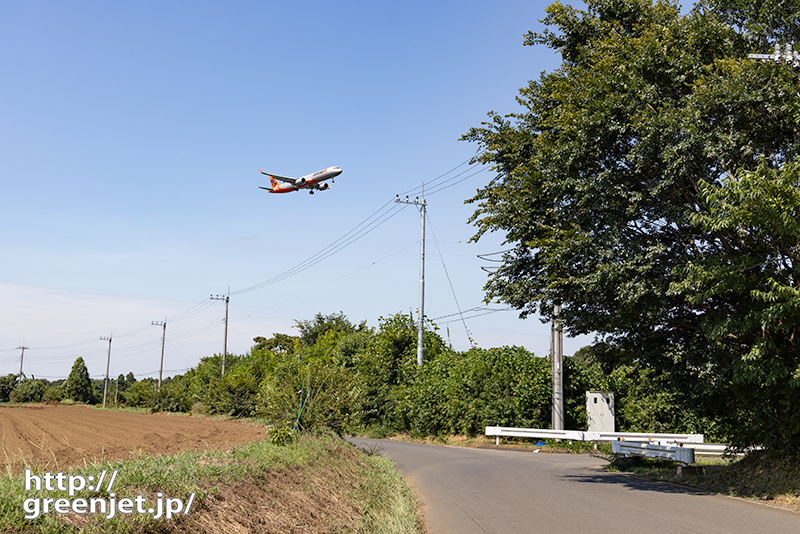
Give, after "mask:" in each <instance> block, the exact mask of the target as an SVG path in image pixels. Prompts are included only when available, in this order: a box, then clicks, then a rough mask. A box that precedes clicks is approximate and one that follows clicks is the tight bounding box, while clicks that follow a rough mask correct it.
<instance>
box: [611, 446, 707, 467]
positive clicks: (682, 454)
mask: <svg viewBox="0 0 800 534" xmlns="http://www.w3.org/2000/svg"><path fill="white" fill-rule="evenodd" d="M611 451H612V452H613V453H614V454H623V455H625V456H646V457H648V458H660V459H662V460H672V461H673V462H681V463H682V464H683V465H689V464H693V463H694V449H693V448H691V447H683V446H680V445H677V446H670V445H655V444H653V443H645V442H633V441H614V442H612V443H611Z"/></svg>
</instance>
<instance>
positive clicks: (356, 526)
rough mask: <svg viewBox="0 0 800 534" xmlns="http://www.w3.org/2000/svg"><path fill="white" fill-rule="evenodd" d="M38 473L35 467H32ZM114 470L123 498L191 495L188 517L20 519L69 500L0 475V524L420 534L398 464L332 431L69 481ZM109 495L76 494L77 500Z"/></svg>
mask: <svg viewBox="0 0 800 534" xmlns="http://www.w3.org/2000/svg"><path fill="white" fill-rule="evenodd" d="M33 468H34V471H35V466H33ZM103 469H106V470H108V472H109V473H111V472H112V471H113V470H115V469H116V470H118V477H117V478H116V480H115V483H114V489H115V493H116V499H117V502H119V499H122V498H125V497H128V498H135V497H136V495H144V496H145V497H147V499H148V505H149V506H150V505H153V503H155V502H156V499H157V495H158V493H159V492H161V493H162V494H163V496H165V497H169V498H180V499H182V502H183V504H184V505H186V504H187V503H188V501H189V498H190V495H191V494H192V493H194V494H195V498H194V500H193V504H192V508H191V511H190V513H188V514H186V515H183V514H181V513H177V514H176V515H175V516H174V517H173V518H172V519H170V520H168V521H165V520H163V519H161V520H155V519H153V518H152V517H151V516H150V515H147V514H136V513H134V514H131V515H121V514H117V515H116V516H115V517H112V518H110V519H107V518H105V517H104V516H102V515H97V514H95V515H92V514H86V515H79V514H75V513H70V514H65V515H60V514H55V513H52V511H51V513H49V514H42V515H41V516H40V517H38V518H36V519H33V520H29V519H25V518H24V517H23V512H22V510H24V507H23V506H24V501H25V500H26V499H31V498H43V497H47V498H60V497H67V496H68V493H67V492H59V491H55V492H52V491H40V492H37V491H31V492H26V491H24V477H19V476H15V477H11V476H5V477H3V478H0V495H3V498H2V499H0V525H3V526H4V527H5V530H4V532H40V533H61V532H210V533H217V532H218V533H227V532H235V531H242V530H243V531H248V532H252V531H264V532H289V531H296V530H297V529H301V530H302V531H303V532H344V531H347V532H360V533H364V534H368V533H370V534H371V533H378V534H383V533H386V534H388V533H417V532H421V525H420V523H419V519H418V516H417V513H416V503H415V500H414V498H413V496H412V494H411V492H410V490H409V489H408V486H406V484H405V482H404V481H403V479H402V477H400V475H399V473H398V472H397V470H396V469H395V467H394V466H393V465H392V464H391V462H389V461H388V460H386V459H383V458H381V457H380V456H378V455H374V454H367V453H365V452H362V451H359V450H358V449H356V448H355V447H353V446H351V445H349V444H348V443H346V442H345V441H344V440H342V439H340V438H338V437H337V436H336V435H334V434H332V433H330V432H324V431H323V432H317V433H312V432H301V433H298V434H296V435H295V436H293V439H291V440H290V441H289V442H286V443H284V444H282V445H277V444H275V443H271V442H270V441H269V440H263V441H261V442H257V443H250V444H247V445H243V446H240V447H236V448H233V449H230V450H225V451H209V452H205V453H184V454H181V455H177V456H167V457H147V456H143V457H141V458H137V459H132V460H126V461H120V462H113V463H101V464H95V465H90V466H87V467H85V468H80V469H72V470H70V471H69V472H68V473H67V474H70V475H78V474H81V475H84V476H87V477H88V476H89V475H95V476H96V475H97V474H98V473H99V472H100V471H101V470H103ZM98 495H99V496H103V497H106V498H108V497H109V495H108V494H107V492H100V493H99V494H97V493H90V492H88V491H86V490H80V491H78V492H76V493H75V495H74V496H73V497H72V499H73V500H74V499H77V498H86V499H88V498H90V497H97V496H98Z"/></svg>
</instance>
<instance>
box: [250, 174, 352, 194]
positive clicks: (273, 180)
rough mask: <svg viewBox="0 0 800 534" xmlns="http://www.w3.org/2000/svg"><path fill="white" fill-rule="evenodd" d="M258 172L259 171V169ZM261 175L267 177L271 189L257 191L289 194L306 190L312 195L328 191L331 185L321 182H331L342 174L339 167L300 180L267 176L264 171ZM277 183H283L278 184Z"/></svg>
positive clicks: (272, 175) (308, 175)
mask: <svg viewBox="0 0 800 534" xmlns="http://www.w3.org/2000/svg"><path fill="white" fill-rule="evenodd" d="M258 170H259V171H261V169H258ZM261 174H264V175H266V176H269V182H270V184H271V185H272V187H261V186H259V189H265V190H267V191H269V192H270V193H291V192H292V191H299V190H301V189H308V192H309V193H311V194H312V195H313V194H314V191H325V190H326V189H330V188H331V184H327V183H322V182H324V181H325V180H328V179H330V181H331V182H333V179H334V178H336V177H337V176H339V175H340V174H342V169H340V168H339V167H328V168H327V169H322V170H321V171H317V172H315V173H312V174H306V175H305V176H303V177H301V178H288V177H286V176H278V175H277V174H269V173H267V172H264V171H261ZM279 181H281V182H284V183H282V184H281V183H278V182H279Z"/></svg>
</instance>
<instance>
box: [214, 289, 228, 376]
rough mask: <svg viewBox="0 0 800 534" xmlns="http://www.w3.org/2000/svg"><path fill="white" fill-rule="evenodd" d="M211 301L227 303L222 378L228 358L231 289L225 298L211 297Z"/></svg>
mask: <svg viewBox="0 0 800 534" xmlns="http://www.w3.org/2000/svg"><path fill="white" fill-rule="evenodd" d="M211 300H224V301H225V340H224V341H223V342H222V376H225V359H226V358H227V357H228V302H229V301H230V300H231V288H230V287H228V294H227V295H225V296H220V295H217V296H216V297H215V296H213V295H212V296H211Z"/></svg>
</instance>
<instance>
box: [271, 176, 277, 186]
mask: <svg viewBox="0 0 800 534" xmlns="http://www.w3.org/2000/svg"><path fill="white" fill-rule="evenodd" d="M269 183H270V185H271V186H272V189H277V188H278V180H276V179H275V178H273V177H272V176H270V177H269Z"/></svg>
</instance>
